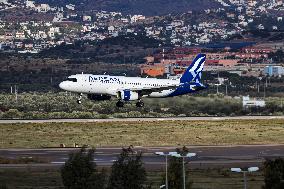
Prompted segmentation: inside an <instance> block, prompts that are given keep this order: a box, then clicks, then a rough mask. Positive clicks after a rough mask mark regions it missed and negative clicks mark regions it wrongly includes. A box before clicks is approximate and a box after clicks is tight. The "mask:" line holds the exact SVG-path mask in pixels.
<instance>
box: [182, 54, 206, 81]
mask: <svg viewBox="0 0 284 189" xmlns="http://www.w3.org/2000/svg"><path fill="white" fill-rule="evenodd" d="M205 60H206V55H205V54H199V55H197V57H196V58H195V59H194V60H193V62H192V63H191V65H190V66H189V67H188V68H187V70H186V72H185V73H184V74H183V76H182V77H181V78H180V82H181V83H189V82H196V83H200V82H201V77H202V71H203V67H204V63H205Z"/></svg>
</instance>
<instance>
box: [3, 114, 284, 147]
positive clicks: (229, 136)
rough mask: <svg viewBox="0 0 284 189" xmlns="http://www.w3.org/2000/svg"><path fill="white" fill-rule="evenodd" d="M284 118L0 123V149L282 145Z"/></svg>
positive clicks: (283, 140)
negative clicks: (76, 146)
mask: <svg viewBox="0 0 284 189" xmlns="http://www.w3.org/2000/svg"><path fill="white" fill-rule="evenodd" d="M283 136H284V119H278V120H230V121H159V122H158V121H156V122H111V123H43V124H0V138H1V141H0V148H14V147H15V148H30V147H31V148H38V147H58V146H59V144H61V143H64V144H65V145H67V146H72V144H73V143H78V144H80V145H84V144H87V145H91V146H95V147H96V146H129V145H136V146H179V145H222V144H283V143H284V137H283Z"/></svg>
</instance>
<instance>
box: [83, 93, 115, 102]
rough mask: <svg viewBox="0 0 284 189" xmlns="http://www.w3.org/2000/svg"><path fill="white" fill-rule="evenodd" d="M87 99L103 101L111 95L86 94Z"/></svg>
mask: <svg viewBox="0 0 284 189" xmlns="http://www.w3.org/2000/svg"><path fill="white" fill-rule="evenodd" d="M88 99H90V100H94V101H104V100H110V99H111V96H108V95H103V94H100V95H99V94H88Z"/></svg>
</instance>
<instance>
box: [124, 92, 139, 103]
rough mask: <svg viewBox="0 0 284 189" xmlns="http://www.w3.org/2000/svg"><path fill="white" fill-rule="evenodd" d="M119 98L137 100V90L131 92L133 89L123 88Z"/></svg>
mask: <svg viewBox="0 0 284 189" xmlns="http://www.w3.org/2000/svg"><path fill="white" fill-rule="evenodd" d="M120 98H121V99H122V100H124V101H133V100H138V99H139V94H138V92H133V91H130V90H124V91H122V92H120Z"/></svg>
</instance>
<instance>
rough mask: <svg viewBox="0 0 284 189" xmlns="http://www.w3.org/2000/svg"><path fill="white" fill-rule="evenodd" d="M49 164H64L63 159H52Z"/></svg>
mask: <svg viewBox="0 0 284 189" xmlns="http://www.w3.org/2000/svg"><path fill="white" fill-rule="evenodd" d="M51 164H65V162H64V161H53V162H51Z"/></svg>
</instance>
